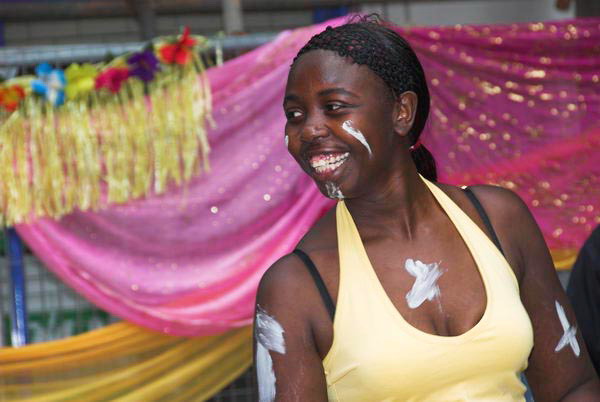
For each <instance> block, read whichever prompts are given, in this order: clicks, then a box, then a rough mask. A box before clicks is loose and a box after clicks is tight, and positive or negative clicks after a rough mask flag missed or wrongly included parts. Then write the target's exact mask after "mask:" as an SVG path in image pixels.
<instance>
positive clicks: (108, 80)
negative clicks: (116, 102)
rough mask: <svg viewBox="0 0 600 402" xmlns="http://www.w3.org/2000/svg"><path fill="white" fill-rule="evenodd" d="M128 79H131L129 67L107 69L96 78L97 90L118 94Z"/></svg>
mask: <svg viewBox="0 0 600 402" xmlns="http://www.w3.org/2000/svg"><path fill="white" fill-rule="evenodd" d="M127 78H129V69H128V68H127V67H111V68H107V69H106V70H104V71H103V72H101V73H100V74H98V75H97V76H96V89H100V88H106V89H108V90H110V91H111V92H112V93H117V92H119V91H120V90H121V85H123V82H125V80H126V79H127Z"/></svg>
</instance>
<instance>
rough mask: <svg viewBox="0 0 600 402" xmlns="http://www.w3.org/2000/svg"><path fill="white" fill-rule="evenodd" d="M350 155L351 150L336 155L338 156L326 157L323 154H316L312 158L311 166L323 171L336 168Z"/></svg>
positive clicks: (320, 171)
mask: <svg viewBox="0 0 600 402" xmlns="http://www.w3.org/2000/svg"><path fill="white" fill-rule="evenodd" d="M348 156H350V153H349V152H346V153H343V154H340V155H336V156H332V155H329V156H326V157H322V156H316V157H314V158H312V159H311V161H310V166H311V167H312V168H313V169H315V170H316V171H317V172H319V173H322V172H325V171H328V170H331V171H332V170H335V169H337V168H338V167H340V166H341V165H342V164H343V163H344V162H345V161H346V159H348Z"/></svg>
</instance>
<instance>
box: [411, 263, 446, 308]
mask: <svg viewBox="0 0 600 402" xmlns="http://www.w3.org/2000/svg"><path fill="white" fill-rule="evenodd" d="M404 268H406V270H407V271H408V273H409V274H411V275H412V276H414V277H415V278H416V279H415V283H413V286H412V289H411V290H410V292H408V293H407V294H406V302H407V303H408V307H410V308H417V307H419V306H420V305H421V304H423V302H424V301H425V300H429V301H431V300H433V299H434V298H435V297H437V296H439V295H440V288H439V286H438V285H437V280H438V279H439V278H440V276H442V271H441V269H440V268H439V264H438V263H437V262H433V263H431V264H425V263H423V262H421V261H419V260H416V261H415V260H413V259H412V258H407V259H406V263H405V264H404Z"/></svg>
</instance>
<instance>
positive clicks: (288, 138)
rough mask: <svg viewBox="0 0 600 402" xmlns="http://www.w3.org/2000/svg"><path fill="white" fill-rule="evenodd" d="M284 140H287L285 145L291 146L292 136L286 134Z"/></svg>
mask: <svg viewBox="0 0 600 402" xmlns="http://www.w3.org/2000/svg"><path fill="white" fill-rule="evenodd" d="M283 140H284V141H285V147H286V148H287V147H289V146H290V137H288V135H287V134H286V135H285V137H284V139H283Z"/></svg>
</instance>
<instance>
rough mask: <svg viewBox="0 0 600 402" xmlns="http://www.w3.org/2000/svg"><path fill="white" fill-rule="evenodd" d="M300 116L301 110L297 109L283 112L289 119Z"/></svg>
mask: <svg viewBox="0 0 600 402" xmlns="http://www.w3.org/2000/svg"><path fill="white" fill-rule="evenodd" d="M300 116H302V112H300V111H298V110H290V111H287V112H285V117H286V118H287V119H288V120H289V119H295V118H298V117H300Z"/></svg>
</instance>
